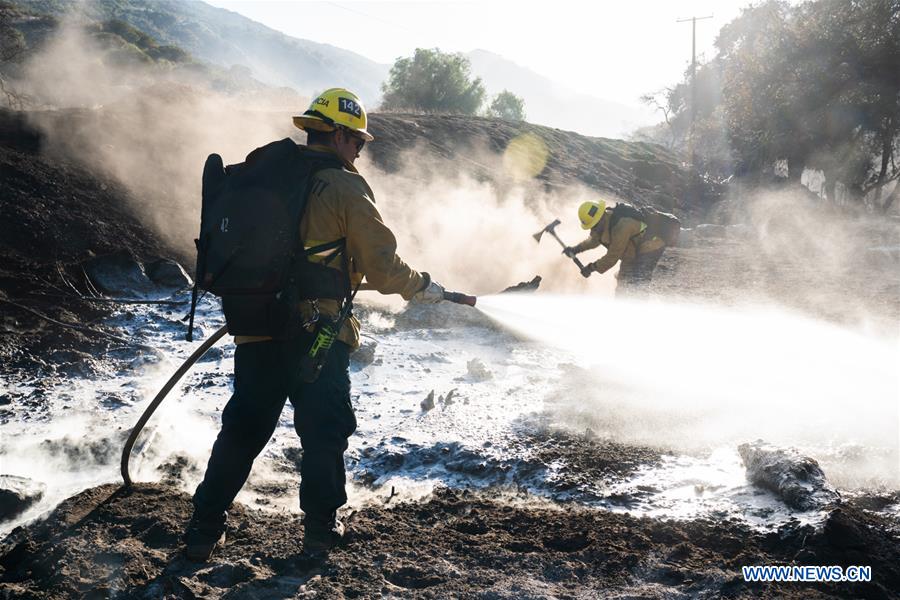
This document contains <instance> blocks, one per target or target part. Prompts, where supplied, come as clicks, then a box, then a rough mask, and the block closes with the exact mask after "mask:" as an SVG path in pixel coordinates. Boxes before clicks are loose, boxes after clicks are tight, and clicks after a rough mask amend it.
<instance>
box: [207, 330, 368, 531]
mask: <svg viewBox="0 0 900 600" xmlns="http://www.w3.org/2000/svg"><path fill="white" fill-rule="evenodd" d="M309 344H310V338H309V337H306V336H304V337H303V338H301V339H298V340H289V341H268V342H251V343H246V344H241V345H239V346H238V347H237V349H236V350H235V353H234V394H233V395H232V396H231V399H230V400H229V401H228V404H227V405H225V410H223V411H222V430H221V431H220V432H219V436H218V437H217V438H216V442H215V444H214V445H213V449H212V455H211V456H210V457H209V464H208V465H207V467H206V475H205V477H204V478H203V482H202V483H201V484H200V485H199V487H198V488H197V492H196V493H195V494H194V517H195V518H196V519H199V520H202V521H219V520H221V519H222V518H223V515H224V512H225V510H226V509H227V508H228V507H229V506H230V505H231V502H232V501H233V500H234V497H235V496H237V493H238V492H239V491H240V489H241V487H242V486H243V485H244V482H245V481H247V476H248V475H249V474H250V467H251V466H252V465H253V460H254V459H255V458H256V457H257V455H259V453H260V452H261V451H262V449H263V448H264V447H265V445H266V443H267V442H268V441H269V439H270V438H271V437H272V434H273V433H274V431H275V427H276V426H277V424H278V419H279V416H280V415H281V409H282V408H283V407H284V401H285V400H286V399H290V401H291V404H292V405H293V406H294V429H295V430H296V431H297V434H298V435H299V436H300V444H301V446H302V447H303V459H302V462H301V466H300V508H301V509H303V512H305V513H306V515H307V517H312V518H314V519H317V520H326V519H328V518H329V517H330V516H331V515H333V513H334V511H335V510H337V509H338V508H339V507H340V506H342V505H344V504H345V503H346V502H347V493H346V491H345V490H344V484H345V482H346V480H345V473H344V451H345V450H346V449H347V438H349V437H350V435H351V434H352V433H353V432H354V431H355V430H356V417H355V416H354V414H353V407H352V406H351V404H350V375H349V371H348V365H349V355H350V351H349V347H348V346H347V345H346V344H344V343H342V342H335V344H334V346H332V348H331V352H330V354H329V356H328V360H327V362H326V363H325V366H324V367H323V369H322V372H321V374H320V375H319V378H318V379H317V380H316V381H315V382H314V383H305V382H303V381H302V380H300V377H299V362H300V357H301V356H302V355H303V353H304V352H305V351H306V350H307V349H308V348H309Z"/></svg>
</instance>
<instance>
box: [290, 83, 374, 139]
mask: <svg viewBox="0 0 900 600" xmlns="http://www.w3.org/2000/svg"><path fill="white" fill-rule="evenodd" d="M294 125H295V126H296V127H298V128H300V129H303V130H304V131H306V130H308V129H315V130H316V131H334V128H335V126H337V125H340V126H343V127H346V128H347V129H350V130H351V131H355V132H356V133H358V134H360V135H362V137H363V139H365V140H366V141H367V142H371V141H372V140H374V139H375V138H374V137H373V136H372V134H371V133H369V132H368V131H366V126H367V125H368V118H366V109H365V108H364V107H363V105H362V102H360V101H359V96H357V95H356V94H354V93H353V92H351V91H349V90H345V89H344V88H331V89H328V90H325V91H324V92H322V93H321V94H319V96H318V97H317V98H315V99H314V100H313V101H312V102H311V103H310V105H309V109H307V111H306V112H305V113H303V114H302V115H300V116H299V117H294Z"/></svg>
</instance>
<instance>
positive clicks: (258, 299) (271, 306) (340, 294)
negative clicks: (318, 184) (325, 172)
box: [187, 138, 350, 340]
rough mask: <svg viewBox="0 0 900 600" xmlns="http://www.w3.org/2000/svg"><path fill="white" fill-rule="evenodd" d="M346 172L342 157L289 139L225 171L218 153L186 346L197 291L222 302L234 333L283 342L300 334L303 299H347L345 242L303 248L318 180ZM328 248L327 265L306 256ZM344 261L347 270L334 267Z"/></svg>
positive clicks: (207, 170)
mask: <svg viewBox="0 0 900 600" xmlns="http://www.w3.org/2000/svg"><path fill="white" fill-rule="evenodd" d="M342 166H343V165H342V163H341V161H340V159H339V158H338V157H336V156H333V155H330V154H325V153H319V152H313V151H311V150H308V149H307V148H304V147H301V146H298V145H297V144H295V143H294V142H293V141H292V140H291V139H290V138H286V139H283V140H281V141H278V142H272V143H271V144H268V145H266V146H263V147H262V148H257V149H256V150H254V151H253V152H251V153H250V154H249V155H248V156H247V159H246V160H245V161H244V162H243V163H240V164H237V165H229V166H228V167H225V166H224V165H223V163H222V157H220V156H219V155H218V154H211V155H210V156H209V158H207V159H206V164H205V165H204V168H203V192H202V205H201V213H200V236H199V237H198V239H197V240H195V243H196V245H197V270H196V281H195V283H194V292H193V297H192V300H191V313H190V324H189V326H188V335H187V339H188V340H190V339H191V336H192V332H193V323H194V312H195V310H196V303H197V294H198V291H199V290H203V291H204V292H212V293H213V294H214V295H216V296H219V297H221V298H222V308H223V311H224V313H225V321H226V323H227V325H228V332H229V333H230V334H231V335H254V336H255V335H258V336H270V337H273V338H278V339H286V338H290V337H294V336H296V335H298V334H299V331H300V329H301V327H300V326H301V323H300V319H299V316H298V314H297V312H298V310H299V306H300V302H301V301H302V300H314V299H317V298H334V299H336V300H346V301H349V296H350V282H349V277H348V272H349V269H347V268H346V260H347V259H346V255H345V254H346V253H345V252H344V240H343V239H341V240H337V241H335V242H331V243H328V244H323V245H321V246H317V247H315V248H310V249H304V244H303V240H301V239H300V220H301V219H302V218H303V215H304V213H305V211H306V204H307V200H308V198H309V193H310V189H311V186H312V183H313V179H314V176H315V174H316V173H317V172H318V171H320V170H322V169H327V168H338V169H339V168H342ZM329 250H332V251H333V252H332V253H331V254H330V255H327V258H326V259H325V260H323V261H321V262H316V263H314V262H310V261H309V260H308V258H307V257H308V256H310V255H313V254H318V253H322V252H327V251H329ZM338 256H341V257H342V259H343V261H344V263H343V264H344V267H345V268H344V270H343V272H341V271H339V270H337V269H334V268H330V267H329V266H328V264H330V263H331V261H332V260H334V259H335V258H336V257H338Z"/></svg>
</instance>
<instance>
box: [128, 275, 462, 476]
mask: <svg viewBox="0 0 900 600" xmlns="http://www.w3.org/2000/svg"><path fill="white" fill-rule="evenodd" d="M444 300H446V301H448V302H453V303H455V304H465V305H466V306H475V302H476V300H477V299H476V298H475V296H468V295H466V294H462V293H459V292H444ZM226 333H227V327H226V326H224V325H223V326H222V327H220V328H219V329H218V330H217V331H216V332H215V333H213V334H212V335H211V336H209V337H208V338H207V339H206V341H205V342H203V343H202V344H200V346H199V347H198V348H197V349H196V350H194V353H193V354H191V355H190V356H189V357H188V358H187V360H186V361H184V363H182V365H181V366H180V367H178V370H177V371H175V372H174V373H173V374H172V376H171V377H169V380H168V381H166V383H165V385H163V386H162V388H160V390H159V392H157V394H156V396H155V397H154V398H153V400H152V401H151V402H150V404H149V405H148V406H147V408H146V409H144V413H143V414H142V415H141V418H140V419H138V422H137V423H136V424H135V426H134V428H133V429H132V430H131V434H129V436H128V440H127V441H126V442H125V447H124V448H122V462H121V471H122V481H124V482H125V487H126V488H130V487H131V485H132V481H131V474H130V473H129V471H128V463H129V460H130V459H131V451H132V449H133V448H134V443H135V442H136V441H137V438H138V436H139V435H140V434H141V431H143V429H144V425H146V424H147V421H149V420H150V417H151V416H153V413H154V412H155V411H156V409H157V408H158V407H159V405H160V404H161V403H162V401H163V400H165V398H166V396H168V395H169V392H171V391H172V388H173V387H175V384H176V383H178V382H179V381H180V380H181V378H182V377H184V374H185V373H187V372H188V370H190V368H191V367H193V366H194V363H196V362H197V361H198V360H200V357H201V356H203V355H204V354H206V352H207V351H208V350H209V349H210V348H212V347H213V346H214V345H215V343H216V342H218V341H219V340H220V339H222V337H223V336H224V335H225V334H226Z"/></svg>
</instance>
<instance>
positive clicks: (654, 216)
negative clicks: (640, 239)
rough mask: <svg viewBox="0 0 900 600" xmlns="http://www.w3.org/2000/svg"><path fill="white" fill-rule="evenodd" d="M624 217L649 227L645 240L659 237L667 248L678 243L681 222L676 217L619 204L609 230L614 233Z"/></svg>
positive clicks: (644, 208)
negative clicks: (614, 229)
mask: <svg viewBox="0 0 900 600" xmlns="http://www.w3.org/2000/svg"><path fill="white" fill-rule="evenodd" d="M624 217H628V218H630V219H635V220H636V221H641V222H642V223H644V224H645V225H646V226H647V228H646V229H645V230H644V232H643V233H644V237H645V239H648V240H650V239H653V238H654V237H658V238H660V239H662V240H663V242H665V244H666V246H675V245H676V244H677V243H678V235H679V233H680V232H681V221H679V220H678V217H676V216H675V215H672V214H669V213H664V212H660V211H658V210H656V209H655V208H652V207H649V206H645V207H641V208H638V207H636V206H632V205H631V204H628V203H627V202H619V203H618V204H616V206H615V207H614V208H613V210H612V216H611V217H610V220H609V230H610V231H612V230H613V228H614V227H615V226H616V224H618V222H619V220H621V219H622V218H624Z"/></svg>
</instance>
